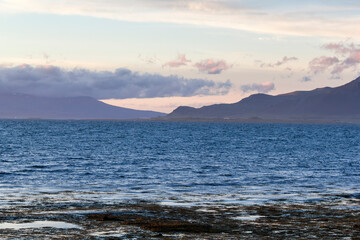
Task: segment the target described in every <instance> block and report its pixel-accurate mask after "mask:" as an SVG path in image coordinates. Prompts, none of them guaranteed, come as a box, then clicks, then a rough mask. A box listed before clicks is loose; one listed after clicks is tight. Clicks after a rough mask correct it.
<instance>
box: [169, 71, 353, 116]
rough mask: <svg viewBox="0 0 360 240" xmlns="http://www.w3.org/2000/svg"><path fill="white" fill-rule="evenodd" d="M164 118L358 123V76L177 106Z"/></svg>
mask: <svg viewBox="0 0 360 240" xmlns="http://www.w3.org/2000/svg"><path fill="white" fill-rule="evenodd" d="M168 118H192V119H194V118H199V119H206V118H209V119H211V118H217V119H242V120H246V119H254V118H257V119H259V118H260V119H263V120H266V121H269V120H270V121H282V122H283V121H291V122H302V121H321V122H338V121H341V122H359V123H360V77H358V78H356V79H355V80H353V81H351V82H349V83H347V84H345V85H342V86H339V87H335V88H330V87H325V88H318V89H314V90H312V91H295V92H292V93H287V94H280V95H276V96H271V95H266V94H254V95H251V96H249V97H247V98H244V99H242V100H241V101H239V102H237V103H233V104H220V105H211V106H207V107H203V108H200V109H194V108H191V109H189V108H185V107H182V108H178V109H176V111H174V112H172V113H170V114H169V115H168Z"/></svg>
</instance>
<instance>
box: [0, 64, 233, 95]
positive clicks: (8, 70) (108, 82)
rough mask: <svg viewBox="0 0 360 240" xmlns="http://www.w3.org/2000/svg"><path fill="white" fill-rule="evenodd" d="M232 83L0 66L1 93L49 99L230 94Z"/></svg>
mask: <svg viewBox="0 0 360 240" xmlns="http://www.w3.org/2000/svg"><path fill="white" fill-rule="evenodd" d="M230 87H231V82H230V81H226V82H214V81H211V80H206V79H186V78H182V77H179V76H176V75H171V76H162V75H159V74H149V73H145V74H140V73H137V72H132V71H130V70H129V69H125V68H119V69H116V70H115V71H92V70H88V69H79V68H76V69H72V70H65V69H62V68H60V67H56V66H36V67H33V66H30V65H20V66H14V67H5V66H0V90H1V91H11V92H19V93H27V94H34V95H43V96H44V95H45V96H91V97H94V98H97V99H109V98H118V99H124V98H152V97H171V96H182V97H190V96H196V95H221V94H226V93H228V91H229V89H230Z"/></svg>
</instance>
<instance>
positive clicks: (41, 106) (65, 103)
mask: <svg viewBox="0 0 360 240" xmlns="http://www.w3.org/2000/svg"><path fill="white" fill-rule="evenodd" d="M164 115H165V114H163V113H159V112H152V111H139V110H133V109H128V108H121V107H115V106H111V105H108V104H106V103H103V102H100V101H98V100H96V99H94V98H91V97H59V98H55V97H39V96H32V95H27V94H19V93H0V118H41V119H137V118H154V117H159V116H164Z"/></svg>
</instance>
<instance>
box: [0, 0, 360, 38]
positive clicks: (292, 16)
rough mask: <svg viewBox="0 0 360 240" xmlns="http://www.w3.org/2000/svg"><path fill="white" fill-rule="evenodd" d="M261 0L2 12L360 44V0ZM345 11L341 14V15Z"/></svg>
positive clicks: (144, 1)
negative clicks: (335, 39)
mask: <svg viewBox="0 0 360 240" xmlns="http://www.w3.org/2000/svg"><path fill="white" fill-rule="evenodd" d="M298 3H299V1H286V2H283V1H281V3H280V1H266V2H264V1H260V0H252V1H249V0H242V1H235V0H221V1H219V0H209V1H195V0H185V1H183V0H172V1H163V0H131V1H126V0H102V1H93V0H77V1H70V0H62V1H60V0H32V1H28V0H2V1H1V2H0V11H2V12H6V13H19V12H24V13H28V12H32V13H45V14H61V15H82V16H91V17H101V18H108V19H115V20H122V21H124V20H125V21H134V22H168V23H181V24H195V25H204V26H211V27H220V28H231V29H239V30H246V31H251V32H261V33H271V34H280V35H298V36H334V37H352V38H358V39H360V30H358V29H359V28H358V23H359V22H360V14H359V12H358V11H359V10H360V4H359V3H358V2H357V1H347V2H346V4H344V3H343V2H342V1H338V2H335V1H331V3H328V1H321V0H314V1H312V2H311V4H302V5H300V4H298ZM340 12H341V14H340Z"/></svg>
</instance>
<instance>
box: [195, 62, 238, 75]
mask: <svg viewBox="0 0 360 240" xmlns="http://www.w3.org/2000/svg"><path fill="white" fill-rule="evenodd" d="M194 66H195V67H196V68H197V69H198V70H199V71H200V72H206V73H208V74H219V73H221V72H222V71H224V70H227V69H229V68H231V67H232V65H229V64H227V63H226V62H225V61H224V60H219V61H214V60H213V59H205V60H202V61H200V62H198V63H196V64H195V65H194Z"/></svg>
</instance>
